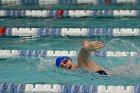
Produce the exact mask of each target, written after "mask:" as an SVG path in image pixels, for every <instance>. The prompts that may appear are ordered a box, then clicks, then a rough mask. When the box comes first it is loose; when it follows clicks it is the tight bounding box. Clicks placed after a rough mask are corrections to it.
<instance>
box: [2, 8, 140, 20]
mask: <svg viewBox="0 0 140 93" xmlns="http://www.w3.org/2000/svg"><path fill="white" fill-rule="evenodd" d="M0 17H14V18H20V17H35V18H69V17H72V18H78V17H140V10H61V9H60V10H0Z"/></svg>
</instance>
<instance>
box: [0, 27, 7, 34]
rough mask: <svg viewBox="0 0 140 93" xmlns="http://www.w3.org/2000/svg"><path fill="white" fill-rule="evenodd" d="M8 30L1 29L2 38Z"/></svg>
mask: <svg viewBox="0 0 140 93" xmlns="http://www.w3.org/2000/svg"><path fill="white" fill-rule="evenodd" d="M5 32H6V28H0V36H4V34H5Z"/></svg>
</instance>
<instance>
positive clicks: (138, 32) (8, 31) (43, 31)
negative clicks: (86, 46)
mask: <svg viewBox="0 0 140 93" xmlns="http://www.w3.org/2000/svg"><path fill="white" fill-rule="evenodd" d="M0 36H19V37H20V36H21V37H46V36H62V37H63V36H72V37H94V36H97V37H98V36H101V37H118V36H120V37H122V36H140V28H0Z"/></svg>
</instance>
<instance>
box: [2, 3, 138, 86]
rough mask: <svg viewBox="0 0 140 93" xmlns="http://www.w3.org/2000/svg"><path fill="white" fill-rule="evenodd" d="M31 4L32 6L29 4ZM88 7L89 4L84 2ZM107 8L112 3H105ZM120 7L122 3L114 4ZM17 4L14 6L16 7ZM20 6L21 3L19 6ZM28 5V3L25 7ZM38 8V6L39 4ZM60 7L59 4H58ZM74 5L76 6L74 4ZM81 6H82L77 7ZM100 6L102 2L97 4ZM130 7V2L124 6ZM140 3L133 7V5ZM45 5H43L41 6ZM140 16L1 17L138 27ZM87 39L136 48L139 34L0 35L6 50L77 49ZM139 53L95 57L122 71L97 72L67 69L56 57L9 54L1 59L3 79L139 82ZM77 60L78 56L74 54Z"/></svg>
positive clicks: (6, 23)
mask: <svg viewBox="0 0 140 93" xmlns="http://www.w3.org/2000/svg"><path fill="white" fill-rule="evenodd" d="M28 7H29V6H28ZM84 7H85V8H84V9H86V7H87V6H84ZM104 7H105V8H106V9H108V8H112V9H113V6H111V5H110V6H104ZM114 7H115V8H116V7H117V8H120V7H119V6H114ZM4 8H6V7H4ZM13 8H15V7H13ZM19 8H21V7H19ZM22 8H25V7H22ZM36 8H37V7H36ZM56 8H58V6H56ZM71 8H73V7H71ZM78 8H80V6H79V7H78ZM97 8H98V9H100V8H99V6H98V7H97ZM121 8H123V9H130V7H128V6H121ZM135 8H139V6H135V7H132V9H135ZM41 9H42V8H41ZM139 23H140V20H139V18H131V19H129V18H76V19H73V18H69V19H29V18H21V19H20V18H13V19H12V18H1V19H0V25H1V27H97V28H117V27H120V28H128V27H129V28H139ZM84 40H89V41H94V40H99V41H102V42H103V43H104V44H105V48H103V49H101V50H107V51H137V52H139V51H140V49H139V47H140V42H139V41H140V37H114V38H111V37H108V38H107V37H92V38H87V37H84V38H81V37H79V38H78V37H75V38H74V37H41V38H23V37H20V38H19V37H0V49H2V50H4V49H7V50H15V49H16V50H76V51H78V50H79V49H80V48H81V44H80V43H81V42H82V41H84ZM139 56H140V55H138V56H135V57H96V58H92V60H93V61H95V62H97V64H99V65H101V66H102V67H103V68H105V69H109V70H113V71H114V72H118V73H121V75H108V76H98V75H97V74H95V73H88V72H85V71H82V70H78V71H68V70H63V69H58V68H56V67H55V66H54V61H55V57H46V58H35V57H22V58H7V59H0V83H5V82H9V83H42V84H43V83H50V84H85V85H91V84H93V85H139V84H140V79H139V78H140V57H139ZM72 59H73V60H74V62H75V63H76V62H77V61H76V57H72Z"/></svg>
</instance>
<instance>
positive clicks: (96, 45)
mask: <svg viewBox="0 0 140 93" xmlns="http://www.w3.org/2000/svg"><path fill="white" fill-rule="evenodd" d="M82 46H83V47H84V49H86V50H88V51H95V50H97V49H100V48H103V47H104V46H105V45H104V44H102V43H101V42H99V41H93V42H89V41H84V42H82Z"/></svg>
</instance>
